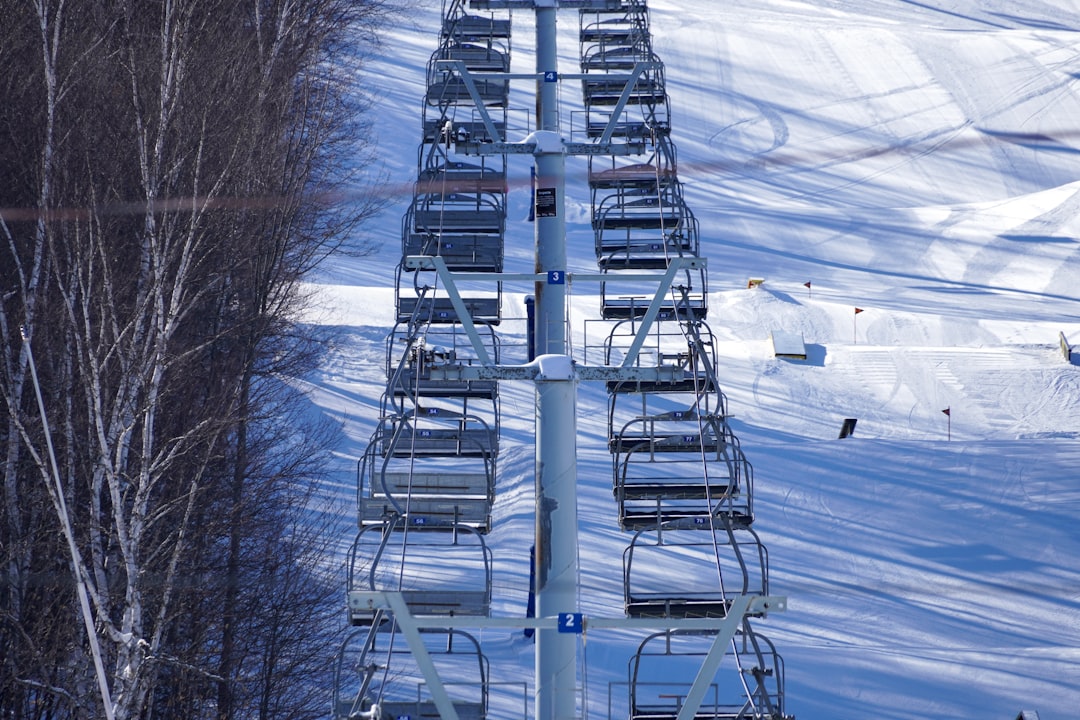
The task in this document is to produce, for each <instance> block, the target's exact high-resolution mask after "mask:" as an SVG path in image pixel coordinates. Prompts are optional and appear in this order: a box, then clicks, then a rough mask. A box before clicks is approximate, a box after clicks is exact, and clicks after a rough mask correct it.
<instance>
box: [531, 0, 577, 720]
mask: <svg viewBox="0 0 1080 720" xmlns="http://www.w3.org/2000/svg"><path fill="white" fill-rule="evenodd" d="M557 5H558V2H557V0H537V2H536V5H535V8H536V71H537V82H538V83H539V85H540V87H538V88H537V93H536V96H537V118H538V130H537V132H536V133H534V141H535V143H536V150H535V161H536V177H537V182H536V190H535V193H536V194H535V196H534V198H533V201H534V204H535V208H534V209H535V215H536V222H535V230H536V272H537V273H538V274H542V275H543V276H544V279H543V280H541V281H539V282H537V283H536V354H537V366H538V368H539V373H538V375H537V383H536V615H537V617H538V618H545V617H553V616H557V615H559V614H560V613H569V612H575V611H576V608H577V581H578V577H577V576H578V560H577V541H578V528H577V457H576V450H577V448H576V437H577V413H576V397H575V393H576V387H575V378H574V369H573V363H572V361H571V359H570V358H569V357H568V356H567V337H566V335H567V329H566V224H565V223H566V218H565V176H566V146H565V145H564V143H563V140H562V137H561V136H560V135H559V106H558V49H557V43H556V12H557ZM576 652H577V638H576V635H574V634H571V633H562V632H559V631H558V630H557V629H539V630H538V631H537V633H536V660H535V663H536V686H535V688H536V689H535V692H536V718H537V719H538V720H573V718H575V717H576V713H575V705H576V685H577V665H576V663H577V655H576Z"/></svg>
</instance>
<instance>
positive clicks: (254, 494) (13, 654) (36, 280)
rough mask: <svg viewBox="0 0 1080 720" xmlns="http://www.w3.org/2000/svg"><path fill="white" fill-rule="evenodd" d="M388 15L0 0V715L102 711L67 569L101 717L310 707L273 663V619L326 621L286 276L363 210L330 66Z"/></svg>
mask: <svg viewBox="0 0 1080 720" xmlns="http://www.w3.org/2000/svg"><path fill="white" fill-rule="evenodd" d="M384 10H385V7H384V6H383V4H382V3H381V2H380V0H307V1H304V0H246V1H245V2H229V1H228V0H163V1H162V2H160V3H154V4H153V5H148V4H146V3H135V2H134V1H133V0H119V1H118V2H108V1H106V0H86V1H85V2H79V3H67V2H65V0H34V1H33V2H30V3H27V2H25V1H23V0H0V17H2V18H3V19H4V22H3V26H2V28H0V64H2V65H3V66H4V67H22V68H26V70H25V73H22V74H8V76H6V77H4V78H3V79H2V80H0V93H2V94H0V133H2V135H0V162H2V163H3V166H4V167H5V168H11V174H10V177H11V180H10V182H9V183H8V184H7V185H5V186H3V187H0V208H3V211H2V212H3V214H2V215H0V238H2V239H3V246H2V250H0V253H2V254H0V280H2V282H3V284H2V285H0V290H2V295H0V333H2V336H3V346H2V349H0V352H2V354H0V407H2V408H3V410H4V415H5V416H4V422H3V425H2V427H0V440H2V442H3V448H4V455H3V483H4V505H3V507H2V509H0V515H2V526H0V560H2V562H3V575H2V577H3V581H2V582H3V584H2V586H0V646H3V647H5V649H8V648H10V652H5V653H4V659H3V660H0V697H2V698H3V699H2V700H0V715H2V716H3V717H12V718H37V717H40V718H66V717H71V718H82V717H98V716H101V714H102V706H101V698H99V697H98V696H97V694H96V692H95V691H94V687H95V686H94V683H93V674H92V672H93V668H92V665H91V663H90V662H89V659H88V651H87V650H86V647H87V646H86V642H85V638H84V637H81V636H80V635H79V633H78V632H77V631H76V630H75V629H76V628H78V627H79V626H78V624H77V623H73V622H71V618H72V617H73V614H74V613H75V612H76V610H77V606H76V603H75V602H74V592H73V587H74V578H73V576H72V573H71V571H70V567H71V563H72V562H73V561H74V563H75V566H76V567H77V569H78V572H79V574H80V577H82V578H84V580H85V584H86V587H87V589H88V594H89V597H90V601H91V606H92V610H93V616H94V621H95V627H96V631H97V637H98V640H99V641H100V643H101V645H102V647H103V648H104V651H105V656H106V660H107V668H108V675H109V677H108V686H109V689H110V699H111V705H110V708H109V709H110V711H111V714H112V715H113V716H115V717H116V718H122V719H128V718H143V717H153V716H160V715H163V713H168V714H169V715H173V712H172V711H173V710H177V709H180V708H181V707H182V709H183V710H184V714H185V715H186V716H188V717H220V718H231V717H254V716H258V717H265V718H278V717H298V718H299V717H304V716H305V715H304V713H305V712H306V706H305V703H306V702H308V700H309V698H307V697H306V696H304V695H303V694H302V693H299V694H297V693H295V692H292V691H291V690H286V689H285V688H288V687H292V688H294V689H295V688H297V687H300V686H301V685H302V684H303V683H306V682H308V680H307V679H305V680H303V681H302V682H301V681H299V680H298V681H297V684H293V685H291V686H290V685H289V683H288V682H286V683H282V682H281V678H282V676H283V674H288V673H292V675H293V676H294V677H295V676H299V675H303V673H305V672H308V671H309V670H310V667H311V663H312V660H311V658H310V653H311V651H312V644H313V641H314V644H316V645H317V644H318V643H317V633H315V634H313V633H312V632H311V629H310V626H309V627H308V629H307V630H306V631H305V630H301V629H299V628H296V629H295V630H294V629H293V628H289V627H283V626H282V623H281V622H280V621H281V620H282V619H283V613H285V612H286V611H288V616H289V621H290V622H291V623H292V624H293V625H294V626H301V627H302V626H304V624H305V623H315V622H320V621H321V620H322V619H324V615H323V613H324V610H323V609H322V608H324V607H325V601H326V599H327V598H326V595H325V591H324V590H323V588H325V587H326V586H325V584H323V583H322V582H321V579H320V578H319V577H318V567H319V563H318V561H317V555H316V554H313V552H314V549H316V548H317V543H316V536H314V535H313V534H312V533H311V532H310V529H309V528H306V527H305V526H304V525H303V524H302V523H301V524H298V523H297V520H296V516H297V514H300V513H301V511H302V508H303V507H304V503H305V502H307V501H308V499H309V498H308V497H307V496H306V495H304V494H303V493H301V492H298V488H302V487H303V485H304V484H303V483H298V482H296V480H297V479H298V478H303V477H310V476H311V475H312V473H313V472H314V470H313V467H312V459H313V458H315V457H317V453H318V447H319V446H318V444H317V443H315V444H313V443H312V441H311V437H309V436H307V435H304V434H303V433H295V432H291V431H290V432H288V433H285V434H284V435H282V434H281V429H282V428H286V427H287V428H290V429H291V428H295V427H297V426H296V425H295V424H288V425H285V424H283V422H282V415H283V413H284V412H286V410H287V408H288V407H289V404H290V398H289V396H288V395H287V392H288V391H287V388H286V386H284V385H283V384H282V383H281V382H280V379H279V378H280V377H281V375H282V374H283V373H296V372H301V371H302V370H303V368H304V367H305V363H307V362H310V361H311V360H312V359H313V358H314V357H315V352H316V351H317V343H315V342H313V338H311V337H308V336H305V334H304V333H303V332H302V328H301V327H300V326H298V325H297V324H296V323H295V322H294V321H293V317H294V314H295V311H296V309H297V307H298V303H299V302H301V300H302V299H301V298H300V297H299V295H298V289H299V287H300V282H301V281H302V280H303V278H305V277H306V275H307V274H308V273H309V272H310V271H311V270H312V269H313V268H315V267H316V266H317V265H318V263H319V262H320V261H321V260H322V259H323V258H325V257H326V256H327V255H328V254H329V253H331V252H333V251H334V250H335V249H336V247H337V244H338V243H340V242H341V241H342V239H343V238H345V237H347V234H348V232H349V231H350V230H351V229H352V228H354V227H355V226H356V224H357V223H358V222H360V221H361V220H362V219H363V218H364V217H365V216H366V215H367V214H368V213H369V212H370V211H371V210H372V208H373V205H372V203H371V202H370V201H369V200H364V199H363V198H361V199H360V200H359V201H358V202H356V203H354V204H350V205H341V204H338V205H334V206H328V205H327V204H326V203H323V202H320V198H321V197H324V196H325V194H326V192H327V191H328V190H332V189H334V188H336V187H340V186H341V184H342V183H343V182H346V181H347V180H348V179H349V178H348V176H347V173H348V171H349V167H350V164H349V162H347V160H350V159H351V158H349V157H347V156H346V155H345V151H344V148H349V151H350V152H356V150H357V148H358V145H359V146H360V147H359V149H360V150H361V151H362V149H363V148H362V143H358V140H360V139H362V138H358V135H357V132H356V131H357V129H358V128H359V129H361V130H362V127H360V126H358V125H357V124H356V121H355V118H356V117H357V115H356V114H355V113H356V111H357V110H358V109H359V108H357V107H356V106H355V104H354V103H353V102H352V101H351V97H352V95H351V91H352V89H351V88H348V87H347V86H345V85H343V84H342V81H341V79H340V78H339V77H338V75H337V74H336V69H337V68H339V67H340V64H341V60H342V57H343V56H344V54H346V53H350V52H353V51H354V50H355V45H353V44H350V37H352V36H350V33H354V32H355V31H357V30H358V29H363V30H365V32H368V33H370V32H371V30H372V28H374V27H376V26H377V22H378V20H379V18H380V17H381V13H382V12H384ZM360 36H363V37H367V35H363V34H361V35H360ZM23 333H25V335H26V336H27V337H28V338H29V343H30V344H26V343H23V341H22V339H21V336H22V334H23ZM30 347H33V348H34V355H35V356H36V357H38V358H40V359H41V360H42V362H41V363H40V368H39V369H40V371H41V373H40V376H41V381H42V386H43V388H44V390H45V393H44V394H45V406H46V408H47V410H46V412H47V414H48V416H49V417H48V419H49V420H50V428H51V435H50V437H51V439H52V441H53V443H54V445H55V447H56V449H57V456H58V460H59V468H60V478H59V479H58V480H59V483H60V487H61V491H60V492H61V493H62V495H63V498H64V500H65V501H66V502H65V503H63V504H61V503H59V502H57V501H58V500H59V498H58V497H56V496H55V493H54V494H53V496H52V497H51V498H50V494H49V488H53V487H54V484H53V483H52V478H51V477H50V475H51V469H50V465H49V463H48V462H47V461H46V458H45V443H44V442H43V441H44V432H45V427H46V426H45V424H44V422H43V421H44V418H42V417H40V413H37V412H36V411H35V410H36V406H35V405H34V404H33V403H32V402H31V401H30V395H29V390H28V382H29V378H28V374H27V367H28V362H27V361H28V357H27V352H28V351H29V349H30ZM65 508H66V509H65ZM62 522H67V523H70V524H71V525H72V527H74V528H75V533H76V536H77V543H76V545H77V551H76V555H75V557H74V558H70V557H68V553H67V552H66V549H65V547H64V546H63V544H62V543H60V542H59V541H58V540H57V537H58V536H57V532H56V530H57V528H58V527H59V525H60V524H61V523H62ZM268 594H269V596H271V597H273V598H274V599H275V600H276V601H277V602H279V603H283V604H281V605H279V606H275V607H272V608H271V607H267V606H266V605H265V600H266V598H267V597H268ZM255 597H258V598H260V600H261V601H263V604H261V605H258V606H253V604H252V601H253V598H255ZM290 602H291V603H293V604H294V605H295V606H299V607H291V606H289V604H288V603H290ZM268 615H270V616H274V615H276V616H277V617H276V621H275V622H268V621H267V616H268ZM305 642H306V643H308V646H307V647H305V645H304V643H305ZM301 658H306V659H304V660H303V661H301ZM168 689H175V692H164V690H168Z"/></svg>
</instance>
